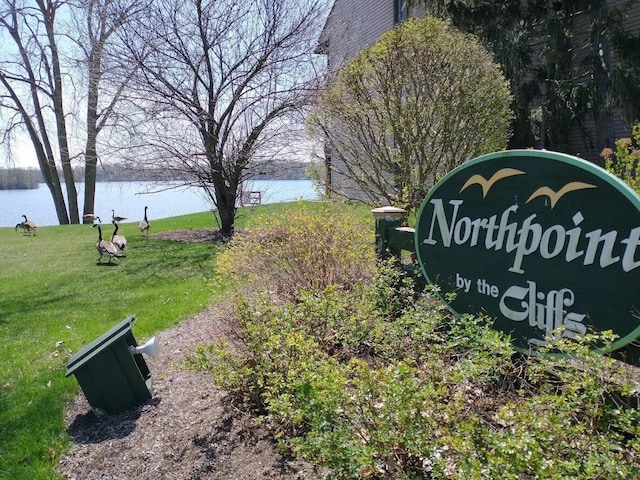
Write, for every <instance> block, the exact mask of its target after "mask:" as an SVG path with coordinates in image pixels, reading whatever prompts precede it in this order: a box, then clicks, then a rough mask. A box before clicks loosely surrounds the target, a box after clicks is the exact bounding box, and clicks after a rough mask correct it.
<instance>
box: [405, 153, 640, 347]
mask: <svg viewBox="0 0 640 480" xmlns="http://www.w3.org/2000/svg"><path fill="white" fill-rule="evenodd" d="M415 230H416V232H415V235H416V236H415V242H416V253H417V256H418V261H419V262H420V266H421V268H422V271H423V273H424V274H425V276H426V278H427V280H428V281H429V282H431V283H434V284H437V285H439V286H440V288H441V294H442V295H443V296H444V294H447V293H451V292H455V293H456V295H455V299H454V300H453V301H451V302H450V307H451V308H452V310H453V311H454V312H456V313H459V314H460V313H481V312H482V313H486V314H488V315H490V316H491V317H493V318H495V328H498V329H500V330H502V331H504V332H507V333H510V334H511V336H512V338H513V342H514V345H515V346H516V348H518V349H520V350H528V349H529V348H530V347H531V346H535V345H542V344H544V343H545V342H547V341H548V340H549V339H550V338H552V337H553V335H563V336H567V337H573V338H575V337H577V336H581V335H584V334H585V333H586V332H587V331H591V330H596V331H605V330H612V331H613V332H614V333H615V334H616V335H618V336H619V340H618V341H617V342H616V343H615V345H614V348H613V349H614V350H616V349H619V348H621V347H623V346H625V345H626V344H628V343H629V342H630V341H632V340H634V339H635V338H636V337H638V335H639V334H640V318H639V315H640V291H639V290H640V288H639V287H640V197H638V195H636V193H635V192H634V191H633V190H632V189H631V188H629V187H628V186H627V185H626V184H625V183H623V182H622V181H620V180H619V179H617V178H616V177H614V176H613V175H610V174H609V173H607V172H606V171H605V170H603V169H601V168H600V167H598V166H596V165H594V164H591V163H588V162H586V161H584V160H581V159H579V158H576V157H572V156H569V155H564V154H559V153H552V152H546V151H535V150H510V151H505V152H499V153H493V154H490V155H484V156H482V157H478V158H476V159H474V160H471V161H469V162H466V163H464V164H463V165H461V166H459V167H458V168H456V169H455V170H453V171H451V172H450V173H449V174H448V175H446V176H445V177H444V178H443V179H442V180H441V181H440V182H438V183H437V184H436V185H435V186H434V187H433V188H432V189H431V191H430V192H429V194H428V196H427V197H426V199H425V200H424V202H423V204H422V207H421V208H420V212H419V214H418V221H417V225H416V229H415ZM560 327H563V328H560ZM559 332H561V333H559Z"/></svg>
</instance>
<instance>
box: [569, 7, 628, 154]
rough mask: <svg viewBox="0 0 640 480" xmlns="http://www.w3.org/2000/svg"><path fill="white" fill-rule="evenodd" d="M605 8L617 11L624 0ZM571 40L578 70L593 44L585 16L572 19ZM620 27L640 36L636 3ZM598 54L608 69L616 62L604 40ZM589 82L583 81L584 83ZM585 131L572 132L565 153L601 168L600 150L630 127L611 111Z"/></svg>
mask: <svg viewBox="0 0 640 480" xmlns="http://www.w3.org/2000/svg"><path fill="white" fill-rule="evenodd" d="M608 3H609V8H611V9H613V8H620V7H623V6H624V4H626V3H627V0H609V2H608ZM573 27H574V38H573V42H572V47H573V63H574V65H575V67H576V68H577V69H578V71H579V69H580V65H582V63H583V62H584V61H585V59H586V57H587V56H588V55H590V54H592V53H597V52H594V51H593V49H594V48H598V47H597V46H596V47H594V46H593V44H591V43H590V41H589V40H590V39H589V34H590V31H589V29H590V20H589V18H588V16H587V15H576V16H575V18H574V19H573ZM623 27H624V28H625V30H627V31H629V32H630V33H632V34H633V35H636V36H637V35H640V2H638V1H636V2H635V4H634V5H633V6H632V8H631V9H629V10H628V11H627V12H626V15H625V16H624V18H623ZM601 46H602V51H603V53H604V59H605V62H606V64H607V65H608V68H609V69H612V68H613V67H614V66H615V65H616V63H617V59H616V57H615V55H614V54H613V53H612V52H611V50H610V48H609V45H608V43H607V41H606V39H604V41H603V42H602V45H601ZM587 81H590V79H589V78H585V82H587ZM585 130H586V131H582V130H580V129H578V128H575V129H574V130H573V131H572V133H571V136H570V138H569V146H568V151H567V153H570V154H572V155H576V156H579V157H582V158H585V159H587V160H589V161H591V162H594V163H597V164H602V163H603V161H602V158H601V157H600V152H601V151H602V149H603V148H604V147H612V146H613V144H614V142H615V141H616V140H617V139H619V138H623V137H628V136H629V135H630V132H631V124H630V123H628V122H625V121H623V120H622V117H621V115H620V112H618V111H614V112H613V114H612V115H611V116H609V117H607V118H602V117H600V118H598V121H597V122H596V119H595V118H594V117H593V116H592V117H590V118H588V119H587V121H586V124H585Z"/></svg>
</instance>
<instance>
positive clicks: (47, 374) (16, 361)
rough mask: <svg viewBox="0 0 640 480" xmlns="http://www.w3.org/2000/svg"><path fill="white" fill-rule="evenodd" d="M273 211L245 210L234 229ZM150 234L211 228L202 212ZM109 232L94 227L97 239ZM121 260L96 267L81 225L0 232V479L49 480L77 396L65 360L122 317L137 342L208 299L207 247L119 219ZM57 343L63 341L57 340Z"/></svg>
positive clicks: (91, 232) (90, 239)
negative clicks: (129, 320)
mask: <svg viewBox="0 0 640 480" xmlns="http://www.w3.org/2000/svg"><path fill="white" fill-rule="evenodd" d="M281 208H285V207H284V206H283V205H273V206H267V205H265V206H260V207H257V208H255V209H252V210H245V211H243V212H242V213H241V215H240V216H239V219H238V223H237V225H238V226H242V225H243V224H244V223H246V222H247V221H258V222H259V218H260V216H261V215H265V214H277V212H278V211H279V210H280V209H281ZM151 222H152V226H151V232H152V233H157V232H161V231H169V230H177V229H185V228H200V227H212V226H214V224H213V220H212V215H211V213H206V212H205V213H199V214H193V215H185V216H180V217H174V218H170V219H164V220H152V221H151ZM112 230H113V227H112V225H111V224H106V225H105V226H104V232H103V233H104V236H105V237H106V236H110V235H111V232H112ZM119 233H121V234H123V235H125V236H126V237H127V241H128V246H127V256H126V258H122V259H117V260H114V262H113V263H114V265H108V264H106V261H107V259H106V257H105V258H103V262H105V265H98V264H97V259H98V253H97V251H96V248H95V244H96V242H97V237H98V231H97V229H95V228H91V226H90V225H65V226H54V227H41V228H39V229H38V232H37V235H36V236H32V237H29V236H26V235H23V234H22V233H21V232H20V231H18V232H16V231H15V230H14V229H13V228H0V292H1V295H0V345H1V347H0V362H1V365H2V368H1V372H0V478H10V479H12V480H16V479H24V480H34V479H45V478H46V479H49V478H58V477H57V476H56V473H55V465H56V464H57V462H58V460H59V457H60V455H61V454H62V453H63V452H64V451H65V449H66V448H68V442H69V440H68V438H67V435H66V431H65V430H66V425H64V422H63V412H64V408H65V405H66V404H67V402H68V401H69V400H70V399H72V398H73V396H74V395H76V394H77V393H78V391H79V386H78V383H77V381H76V380H75V378H74V377H69V378H65V373H66V363H67V361H68V360H69V358H70V356H71V355H72V354H73V353H75V352H77V351H78V350H79V349H80V348H82V347H83V346H84V345H86V344H87V343H89V342H91V341H93V340H94V339H95V338H97V337H98V336H100V335H101V334H102V333H104V332H106V331H107V330H109V329H110V328H111V327H112V326H114V325H115V324H116V323H118V322H120V321H121V320H123V319H125V318H126V317H127V316H129V315H131V314H136V316H137V319H136V321H135V324H134V327H133V333H134V335H135V337H136V339H137V340H138V342H140V343H142V342H143V341H144V340H146V339H148V338H149V337H151V336H153V335H154V334H155V333H157V332H159V331H161V330H163V329H167V328H169V327H171V326H173V325H176V324H177V323H179V322H180V321H182V320H183V319H185V318H187V317H188V316H190V315H192V314H194V313H196V312H198V311H201V310H202V309H204V308H205V307H206V306H207V305H209V304H210V303H211V302H212V301H214V298H215V295H216V294H217V293H218V292H216V288H217V287H216V286H214V285H213V283H212V281H211V278H212V274H213V268H214V260H215V254H216V248H215V247H214V246H213V245H212V244H202V243H199V244H187V243H181V242H171V241H167V240H160V239H157V238H152V237H146V236H142V235H141V234H140V233H139V231H138V228H137V222H136V223H122V224H121V225H120V231H119ZM62 342H63V343H62Z"/></svg>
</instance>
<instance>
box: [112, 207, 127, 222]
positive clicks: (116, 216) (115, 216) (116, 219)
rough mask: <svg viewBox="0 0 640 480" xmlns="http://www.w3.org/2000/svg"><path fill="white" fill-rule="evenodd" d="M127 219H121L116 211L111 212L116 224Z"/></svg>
mask: <svg viewBox="0 0 640 480" xmlns="http://www.w3.org/2000/svg"><path fill="white" fill-rule="evenodd" d="M126 219H127V217H121V216H120V215H116V212H115V210H111V220H114V221H116V222H121V221H122V220H126Z"/></svg>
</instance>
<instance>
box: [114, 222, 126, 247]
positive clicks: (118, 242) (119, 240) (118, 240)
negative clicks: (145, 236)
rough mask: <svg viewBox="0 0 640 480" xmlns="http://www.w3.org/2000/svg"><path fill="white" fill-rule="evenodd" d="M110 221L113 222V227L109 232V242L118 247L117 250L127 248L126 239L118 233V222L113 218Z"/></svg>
mask: <svg viewBox="0 0 640 480" xmlns="http://www.w3.org/2000/svg"><path fill="white" fill-rule="evenodd" d="M111 223H113V226H114V227H115V228H114V230H113V233H112V234H111V243H113V244H114V245H115V246H116V247H118V249H119V250H124V249H125V248H127V239H126V238H124V235H118V228H119V225H118V223H117V222H116V221H115V220H111Z"/></svg>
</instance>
